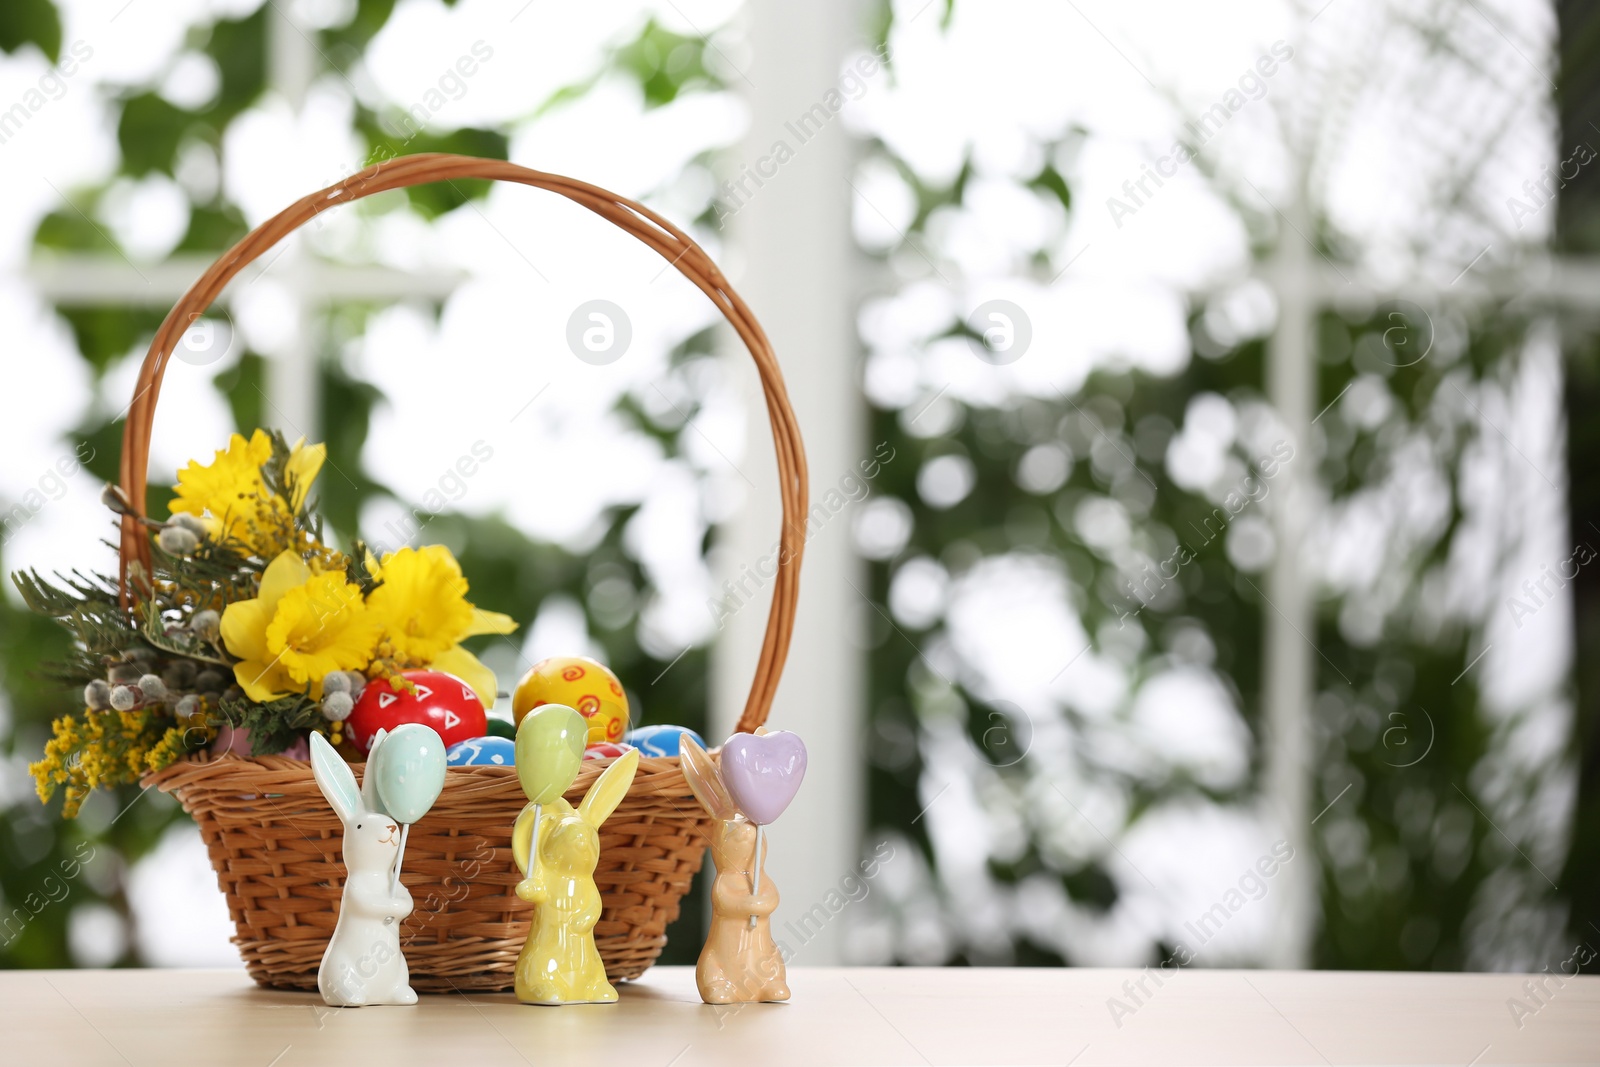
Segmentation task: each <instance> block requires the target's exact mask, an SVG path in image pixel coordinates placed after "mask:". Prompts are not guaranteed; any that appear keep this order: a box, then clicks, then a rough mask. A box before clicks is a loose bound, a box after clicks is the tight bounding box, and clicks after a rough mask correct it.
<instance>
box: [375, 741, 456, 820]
mask: <svg viewBox="0 0 1600 1067" xmlns="http://www.w3.org/2000/svg"><path fill="white" fill-rule="evenodd" d="M444 771H445V754H444V742H443V741H442V740H440V739H439V735H438V733H437V732H435V731H434V729H433V727H431V726H424V725H423V724H421V723H416V722H406V723H401V724H400V725H399V726H396V727H395V728H394V729H393V730H390V731H389V734H388V736H387V737H385V738H384V739H383V743H382V744H381V745H379V746H378V748H377V751H376V752H375V753H374V754H373V756H372V759H371V760H370V761H369V762H368V764H367V773H368V774H370V775H373V776H374V777H375V780H376V783H377V786H378V799H379V800H381V801H382V802H383V809H384V811H386V812H388V813H389V816H390V818H392V819H394V820H395V821H396V822H399V823H406V824H408V825H409V824H410V823H414V822H416V821H417V820H418V819H420V818H422V817H423V816H424V815H426V814H427V813H428V809H429V808H431V807H433V802H434V801H435V800H438V799H439V791H440V790H441V789H443V788H444Z"/></svg>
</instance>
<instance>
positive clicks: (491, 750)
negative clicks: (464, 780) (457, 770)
mask: <svg viewBox="0 0 1600 1067" xmlns="http://www.w3.org/2000/svg"><path fill="white" fill-rule="evenodd" d="M516 761H517V743H516V742H515V741H513V740H511V738H509V737H496V736H493V735H491V736H489V737H474V738H473V739H471V740H470V741H458V742H456V743H455V744H453V745H451V746H450V747H449V748H448V749H446V750H445V762H446V763H448V764H449V765H450V766H452V767H510V766H512V765H513V764H515V763H516Z"/></svg>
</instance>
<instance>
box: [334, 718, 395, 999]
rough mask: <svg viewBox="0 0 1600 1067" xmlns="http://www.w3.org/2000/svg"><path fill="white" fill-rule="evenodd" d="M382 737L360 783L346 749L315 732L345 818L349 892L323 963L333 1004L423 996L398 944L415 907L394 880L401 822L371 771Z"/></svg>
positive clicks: (336, 809) (381, 735) (338, 811)
mask: <svg viewBox="0 0 1600 1067" xmlns="http://www.w3.org/2000/svg"><path fill="white" fill-rule="evenodd" d="M384 738H385V734H384V732H383V731H381V730H380V731H379V732H378V737H377V739H376V740H375V741H374V742H373V744H372V751H371V752H369V753H368V755H367V768H368V769H367V773H366V775H365V779H366V780H365V782H364V783H363V788H361V789H360V790H357V788H356V776H355V773H354V772H353V771H351V770H350V765H349V764H348V763H346V762H345V761H344V757H342V756H340V755H339V753H338V752H336V751H335V750H334V747H333V746H332V745H330V744H329V743H328V741H327V739H326V738H325V737H323V736H322V735H321V734H317V733H314V734H312V735H311V772H312V774H313V776H315V778H316V780H317V786H318V788H320V789H321V790H322V795H323V796H325V797H327V798H328V803H329V804H330V805H332V806H333V810H334V812H335V813H336V814H337V815H338V816H339V821H340V822H342V823H344V865H345V878H344V898H343V900H342V901H341V902H340V904H339V921H338V923H337V925H335V926H334V928H333V939H332V940H331V941H329V942H328V950H327V951H326V952H324V953H323V954H322V966H321V967H320V968H318V969H317V990H318V991H319V992H320V993H321V994H322V999H323V1000H325V1001H327V1002H328V1003H329V1004H330V1005H332V1006H334V1007H358V1006H360V1005H363V1004H415V1003H416V1002H417V994H416V992H415V991H414V990H413V989H412V988H411V984H410V983H411V971H410V969H409V968H408V967H407V966H406V958H405V955H404V954H403V953H402V952H401V951H400V923H401V921H402V920H403V919H405V917H406V916H407V915H410V914H411V893H410V892H409V891H408V890H407V889H406V887H405V886H403V885H399V884H398V883H395V882H393V881H392V877H393V871H394V865H395V861H396V860H397V859H398V858H399V850H400V825H399V823H397V822H396V821H395V820H394V819H392V818H391V817H390V816H389V815H388V814H386V813H385V812H384V810H383V805H382V803H380V801H379V798H378V790H377V784H376V782H377V775H376V774H374V773H373V768H374V766H375V762H374V761H375V758H376V757H377V756H378V752H379V747H380V746H381V745H382V744H383V743H384Z"/></svg>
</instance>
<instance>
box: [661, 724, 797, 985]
mask: <svg viewBox="0 0 1600 1067" xmlns="http://www.w3.org/2000/svg"><path fill="white" fill-rule="evenodd" d="M679 754H680V755H681V756H682V758H683V776H684V777H685V778H687V779H688V781H689V788H690V789H692V790H694V795H695V796H696V797H697V798H699V800H700V803H701V804H702V805H703V806H704V807H705V809H706V812H707V814H709V815H710V816H711V817H712V818H713V819H715V820H716V821H717V826H716V829H715V830H713V831H712V834H711V858H712V860H713V861H715V863H716V865H717V878H716V881H715V882H713V883H712V886H711V932H710V933H709V934H708V935H707V937H706V946H705V948H704V949H702V950H701V952H700V962H699V964H698V965H697V966H696V967H695V971H694V978H695V984H696V985H697V986H698V987H699V989H700V999H702V1000H704V1001H705V1002H706V1003H707V1004H737V1003H752V1002H758V1001H779V1000H788V999H789V986H788V984H787V982H786V981H785V974H784V966H783V955H782V954H781V953H780V952H779V951H778V946H777V943H776V942H775V941H774V940H773V938H772V927H771V923H770V916H771V915H772V913H773V912H774V911H776V910H777V908H778V887H777V886H776V885H774V884H773V882H772V879H770V878H768V877H767V874H766V864H765V862H762V863H761V864H760V867H761V869H760V871H759V872H757V871H756V867H757V859H756V825H755V823H753V822H750V821H749V820H748V819H746V818H745V817H744V816H743V815H741V814H740V813H739V809H738V808H737V807H736V806H735V805H734V802H733V799H732V798H731V797H730V796H729V795H728V789H727V786H725V785H724V784H723V781H722V774H721V772H720V771H719V770H718V769H717V765H716V764H715V763H714V762H712V760H711V757H710V756H709V755H707V754H706V751H705V749H703V748H701V747H700V746H699V745H697V744H696V743H695V741H694V738H692V737H687V736H686V737H684V738H683V740H682V747H681V748H680V749H679ZM764 859H765V857H763V861H764Z"/></svg>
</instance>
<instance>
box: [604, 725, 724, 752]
mask: <svg viewBox="0 0 1600 1067" xmlns="http://www.w3.org/2000/svg"><path fill="white" fill-rule="evenodd" d="M685 736H687V737H692V738H694V740H695V743H696V744H698V745H699V746H700V747H701V748H705V747H706V743H705V742H704V741H702V740H701V739H700V735H699V734H697V733H695V732H694V731H693V730H691V729H689V728H688V727H687V726H669V725H667V724H665V723H663V724H661V725H659V726H641V727H639V728H638V729H637V730H629V731H628V732H627V733H626V734H624V735H623V736H622V739H623V740H624V741H626V742H627V743H628V744H630V745H632V746H633V747H634V748H636V749H638V750H639V755H641V756H676V755H677V754H678V745H679V743H680V739H681V738H683V737H685Z"/></svg>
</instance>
